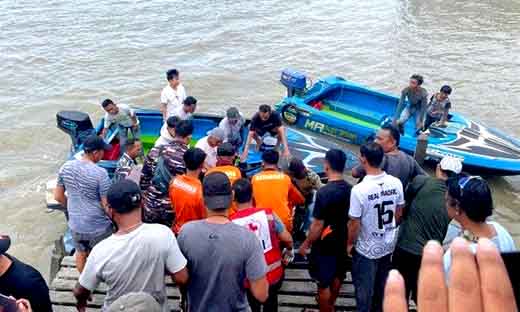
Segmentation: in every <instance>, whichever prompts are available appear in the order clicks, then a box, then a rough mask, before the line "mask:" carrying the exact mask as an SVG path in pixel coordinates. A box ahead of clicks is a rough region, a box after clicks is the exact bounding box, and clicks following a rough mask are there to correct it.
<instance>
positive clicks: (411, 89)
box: [394, 74, 428, 134]
mask: <svg viewBox="0 0 520 312" xmlns="http://www.w3.org/2000/svg"><path fill="white" fill-rule="evenodd" d="M423 82H424V79H423V77H422V76H421V75H417V74H414V75H412V76H411V77H410V83H409V85H408V87H406V88H404V89H403V90H402V91H401V98H400V99H399V103H398V105H397V110H396V111H395V115H394V122H395V124H396V125H397V127H398V128H399V131H400V132H401V134H404V124H405V123H406V121H408V119H410V117H412V116H415V130H416V131H418V130H421V129H422V128H423V123H424V113H425V112H426V106H427V105H428V91H426V89H425V88H423V87H421V85H422V84H423ZM406 100H408V103H406V102H405V101H406Z"/></svg>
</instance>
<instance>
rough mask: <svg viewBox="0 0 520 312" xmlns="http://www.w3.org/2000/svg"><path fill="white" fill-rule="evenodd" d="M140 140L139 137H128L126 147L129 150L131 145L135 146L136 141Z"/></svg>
mask: <svg viewBox="0 0 520 312" xmlns="http://www.w3.org/2000/svg"><path fill="white" fill-rule="evenodd" d="M139 141H140V140H139V139H136V138H131V139H128V140H127V141H126V143H125V147H126V149H127V150H128V149H129V148H130V147H132V146H134V144H135V143H137V142H139Z"/></svg>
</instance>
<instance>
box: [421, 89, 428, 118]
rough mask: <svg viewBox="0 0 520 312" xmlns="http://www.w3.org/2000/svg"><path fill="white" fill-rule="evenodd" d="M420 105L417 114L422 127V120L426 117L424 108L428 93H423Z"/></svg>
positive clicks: (426, 104) (426, 105)
mask: <svg viewBox="0 0 520 312" xmlns="http://www.w3.org/2000/svg"><path fill="white" fill-rule="evenodd" d="M420 105H421V106H420V107H419V113H420V116H421V125H423V127H424V118H425V117H426V108H427V107H428V93H426V92H425V93H424V95H423V97H422V98H421V103H420Z"/></svg>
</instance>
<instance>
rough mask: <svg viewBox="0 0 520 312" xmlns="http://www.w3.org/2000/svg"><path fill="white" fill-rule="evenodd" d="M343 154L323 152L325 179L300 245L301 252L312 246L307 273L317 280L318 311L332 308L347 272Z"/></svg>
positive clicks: (346, 186) (347, 202) (347, 201)
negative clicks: (305, 235)
mask: <svg viewBox="0 0 520 312" xmlns="http://www.w3.org/2000/svg"><path fill="white" fill-rule="evenodd" d="M346 159H347V157H346V155H345V153H344V152H343V151H341V150H338V149H332V150H329V151H328V152H327V154H326V155H325V166H324V168H325V173H326V174H327V178H328V181H329V182H328V183H327V185H325V186H323V187H322V188H321V189H319V190H318V192H317V194H316V202H315V204H314V211H313V217H314V220H313V221H312V224H311V227H310V230H309V235H308V236H307V239H306V240H305V241H304V242H303V243H302V245H301V246H300V250H299V252H300V254H301V255H302V256H304V255H305V254H306V253H307V251H308V249H309V248H310V247H311V246H312V249H311V253H310V257H309V273H310V275H311V276H312V278H313V279H314V280H315V281H316V282H317V284H318V304H319V307H320V311H334V304H335V302H336V298H337V297H338V294H339V290H340V288H341V283H342V281H343V279H345V274H346V272H347V267H346V260H347V255H346V254H347V222H348V210H349V205H350V190H351V189H352V186H351V185H350V184H348V183H347V182H346V181H345V180H344V179H343V170H344V169H345V162H346Z"/></svg>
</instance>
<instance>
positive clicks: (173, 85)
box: [160, 69, 186, 120]
mask: <svg viewBox="0 0 520 312" xmlns="http://www.w3.org/2000/svg"><path fill="white" fill-rule="evenodd" d="M166 80H168V84H167V85H166V86H165V87H164V89H163V90H162V92H161V108H160V110H161V113H162V115H163V119H164V120H167V119H168V117H170V116H175V112H176V111H177V109H178V108H179V107H182V103H183V102H184V99H186V90H185V89H184V86H183V85H182V83H181V78H180V73H179V71H178V70H177V69H170V70H168V71H167V72H166Z"/></svg>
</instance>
